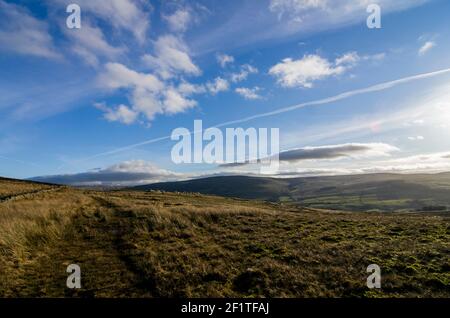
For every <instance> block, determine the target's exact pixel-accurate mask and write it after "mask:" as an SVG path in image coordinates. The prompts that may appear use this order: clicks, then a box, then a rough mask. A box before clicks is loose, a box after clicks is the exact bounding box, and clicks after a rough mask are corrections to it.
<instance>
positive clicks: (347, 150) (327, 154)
mask: <svg viewBox="0 0 450 318" xmlns="http://www.w3.org/2000/svg"><path fill="white" fill-rule="evenodd" d="M397 151H399V149H398V148H397V147H395V146H392V145H389V144H385V143H350V144H339V145H330V146H320V147H304V148H299V149H291V150H288V151H283V152H281V153H280V160H281V161H301V160H330V159H339V158H346V157H347V158H349V157H351V158H368V157H386V156H390V155H391V153H393V152H397Z"/></svg>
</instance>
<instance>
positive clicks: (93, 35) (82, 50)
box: [64, 22, 126, 66]
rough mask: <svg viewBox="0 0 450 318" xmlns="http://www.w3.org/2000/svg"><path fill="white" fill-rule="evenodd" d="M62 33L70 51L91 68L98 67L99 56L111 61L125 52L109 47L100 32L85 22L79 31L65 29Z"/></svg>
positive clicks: (120, 48) (122, 49)
mask: <svg viewBox="0 0 450 318" xmlns="http://www.w3.org/2000/svg"><path fill="white" fill-rule="evenodd" d="M64 32H65V34H66V36H67V37H68V38H69V40H70V43H71V44H72V51H73V52H74V53H75V54H77V55H79V56H81V57H82V58H83V59H84V60H85V61H86V62H87V63H88V64H90V65H92V66H98V64H99V57H101V56H102V57H105V58H107V59H108V60H109V61H113V60H114V59H116V58H117V57H119V56H120V55H122V54H123V53H125V51H126V49H125V48H123V47H117V48H116V47H113V46H111V45H110V44H109V43H108V42H107V41H106V39H105V36H104V34H103V32H102V30H101V29H100V28H98V27H94V26H91V25H89V24H88V23H87V22H85V23H83V26H82V28H81V29H73V30H71V29H67V28H65V29H64Z"/></svg>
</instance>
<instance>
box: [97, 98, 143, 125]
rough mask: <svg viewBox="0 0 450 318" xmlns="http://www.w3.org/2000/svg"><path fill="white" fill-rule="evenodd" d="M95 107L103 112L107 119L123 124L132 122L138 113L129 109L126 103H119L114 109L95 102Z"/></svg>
mask: <svg viewBox="0 0 450 318" xmlns="http://www.w3.org/2000/svg"><path fill="white" fill-rule="evenodd" d="M95 107H97V108H98V109H100V110H102V111H103V112H104V115H103V116H104V117H105V118H106V119H107V120H109V121H118V122H121V123H123V124H127V125H129V124H132V123H133V122H134V121H135V120H136V118H137V116H138V113H136V112H135V111H133V110H131V109H130V108H129V107H128V106H126V105H119V106H118V107H117V108H116V109H111V108H108V107H107V106H106V105H105V104H104V103H96V104H95Z"/></svg>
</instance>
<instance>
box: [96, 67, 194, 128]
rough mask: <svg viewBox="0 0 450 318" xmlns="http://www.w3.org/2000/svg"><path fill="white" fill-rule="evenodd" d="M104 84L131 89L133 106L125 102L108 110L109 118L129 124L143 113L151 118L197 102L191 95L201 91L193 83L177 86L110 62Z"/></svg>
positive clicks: (100, 81) (105, 73)
mask: <svg viewBox="0 0 450 318" xmlns="http://www.w3.org/2000/svg"><path fill="white" fill-rule="evenodd" d="M97 82H98V84H99V86H100V87H103V88H107V89H110V90H113V91H114V90H118V89H126V90H128V91H129V92H130V94H129V101H130V103H131V107H127V106H124V105H121V106H119V107H118V108H117V109H115V110H111V109H105V108H103V109H102V110H103V111H105V112H106V114H105V117H106V118H107V119H108V120H116V121H121V122H124V123H127V124H130V123H132V122H134V121H135V120H136V119H137V118H138V115H140V114H142V115H143V116H145V118H146V119H147V120H148V121H151V120H153V119H154V117H155V115H156V114H162V113H166V114H176V113H180V112H184V111H186V110H187V109H189V108H192V107H194V106H196V105H197V103H196V102H195V101H194V100H191V99H189V98H188V96H190V95H192V94H194V93H199V92H200V89H199V88H197V87H196V86H193V85H192V86H191V85H190V84H189V83H182V84H181V85H180V86H179V87H178V88H174V87H172V86H170V85H168V84H167V83H165V82H163V81H161V80H159V79H158V78H157V77H156V76H154V75H152V74H145V73H139V72H136V71H133V70H131V69H129V68H127V67H126V66H124V65H122V64H119V63H108V64H106V65H105V70H104V72H103V73H101V74H100V76H99V77H98V79H97Z"/></svg>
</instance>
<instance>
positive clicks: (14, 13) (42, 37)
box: [0, 0, 62, 59]
mask: <svg viewBox="0 0 450 318" xmlns="http://www.w3.org/2000/svg"><path fill="white" fill-rule="evenodd" d="M0 50H1V51H11V52H15V53H19V54H24V55H34V56H39V57H44V58H51V59H60V58H62V56H61V55H60V53H59V52H58V50H57V49H56V47H55V46H54V43H53V38H52V36H51V35H50V33H49V31H48V25H47V23H46V22H44V21H41V20H39V19H37V18H35V17H33V16H32V14H31V13H30V12H29V11H28V10H27V9H26V8H24V7H21V6H19V5H15V4H12V3H8V2H5V1H3V0H0Z"/></svg>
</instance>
